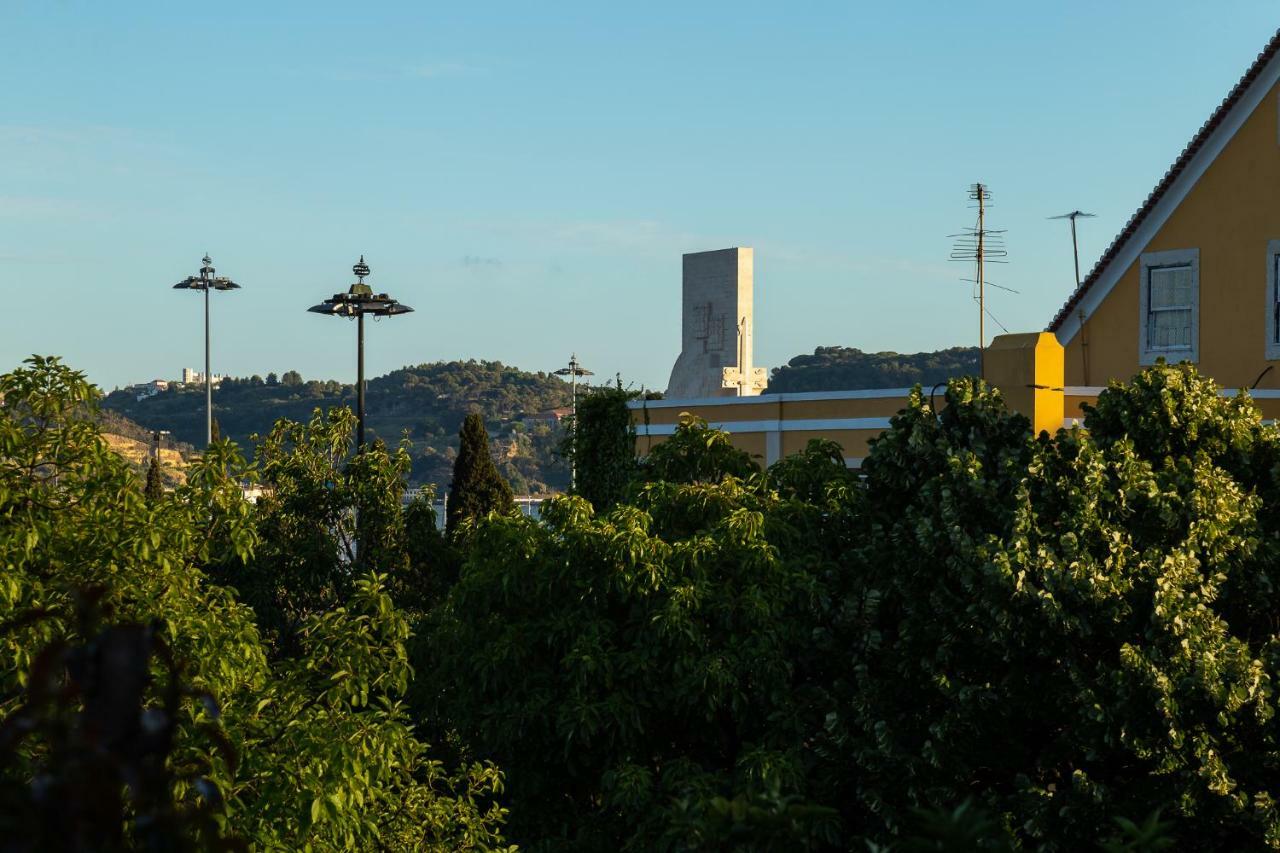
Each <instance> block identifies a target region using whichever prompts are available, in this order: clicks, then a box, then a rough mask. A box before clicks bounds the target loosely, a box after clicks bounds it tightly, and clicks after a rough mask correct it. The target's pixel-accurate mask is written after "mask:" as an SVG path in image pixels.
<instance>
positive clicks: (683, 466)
mask: <svg viewBox="0 0 1280 853" xmlns="http://www.w3.org/2000/svg"><path fill="white" fill-rule="evenodd" d="M759 472H760V466H758V465H757V464H756V463H755V462H753V461H752V460H751V456H750V455H749V454H747V453H746V452H745V451H742V450H739V449H738V448H736V447H734V446H733V443H732V442H731V441H730V440H729V435H728V434H727V433H725V432H723V431H721V430H718V429H709V428H708V427H707V422H706V421H704V420H702V419H701V418H695V417H690V416H689V415H687V414H682V415H681V416H680V423H679V425H677V426H676V431H675V432H674V433H673V434H672V435H671V437H670V438H668V439H667V440H666V441H663V442H662V443H660V444H657V445H655V446H654V447H653V449H652V450H650V451H649V455H648V456H646V457H645V458H644V459H642V460H641V462H640V474H641V476H642V477H643V478H644V479H645V480H646V481H648V482H663V483H719V482H722V481H723V480H725V479H726V478H728V477H736V478H739V479H742V478H745V477H750V476H751V475H752V474H757V473H759Z"/></svg>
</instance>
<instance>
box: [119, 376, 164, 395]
mask: <svg viewBox="0 0 1280 853" xmlns="http://www.w3.org/2000/svg"><path fill="white" fill-rule="evenodd" d="M125 390H127V391H129V392H131V393H132V394H133V396H134V397H136V398H137V399H139V400H145V399H147V398H148V397H154V396H155V395H157V394H159V393H160V392H161V391H168V390H169V380H167V379H152V380H151V381H150V382H143V383H141V384H139V385H130V386H129V387H128V388H127V389H125Z"/></svg>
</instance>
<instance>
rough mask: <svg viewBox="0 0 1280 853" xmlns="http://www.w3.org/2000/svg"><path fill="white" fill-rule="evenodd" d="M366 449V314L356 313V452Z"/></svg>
mask: <svg viewBox="0 0 1280 853" xmlns="http://www.w3.org/2000/svg"><path fill="white" fill-rule="evenodd" d="M363 449H364V314H357V315H356V452H357V453H358V452H359V451H361V450H363Z"/></svg>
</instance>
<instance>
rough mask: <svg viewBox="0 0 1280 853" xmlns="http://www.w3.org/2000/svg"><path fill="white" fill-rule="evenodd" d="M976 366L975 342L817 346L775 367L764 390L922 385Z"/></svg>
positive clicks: (840, 389)
mask: <svg viewBox="0 0 1280 853" xmlns="http://www.w3.org/2000/svg"><path fill="white" fill-rule="evenodd" d="M977 372H978V348H977V347H952V348H950V349H944V350H938V351H937V352H916V353H897V352H863V351H862V350H860V349H856V348H854V347H818V348H817V349H815V350H814V351H813V355H798V356H796V357H795V358H793V359H791V360H790V361H788V362H787V363H786V364H784V365H783V366H782V367H775V368H774V369H773V375H772V377H771V378H770V379H769V387H768V389H767V390H766V391H765V393H766V394H784V393H787V392H793V391H847V390H853V389H858V388H910V387H911V386H912V385H916V384H920V385H923V386H925V387H926V388H927V387H929V386H931V385H933V384H935V383H937V382H945V381H947V380H948V379H951V378H952V377H955V376H965V375H968V374H974V373H977Z"/></svg>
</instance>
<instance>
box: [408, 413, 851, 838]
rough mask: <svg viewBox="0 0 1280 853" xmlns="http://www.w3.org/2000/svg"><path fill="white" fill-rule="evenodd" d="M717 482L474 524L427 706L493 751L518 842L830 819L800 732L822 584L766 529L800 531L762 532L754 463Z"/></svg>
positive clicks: (770, 498)
mask: <svg viewBox="0 0 1280 853" xmlns="http://www.w3.org/2000/svg"><path fill="white" fill-rule="evenodd" d="M691 429H692V427H691ZM701 445H702V446H703V447H706V446H707V442H706V441H705V439H704V440H702V442H701ZM698 470H699V471H703V470H705V469H704V468H703V467H701V466H700V467H699V469H698ZM716 480H717V482H713V483H691V484H679V483H673V482H664V483H655V484H653V485H650V486H648V487H647V488H645V489H644V490H643V491H641V493H640V494H639V496H638V498H637V502H636V505H635V506H625V505H624V506H619V507H617V508H615V509H614V510H612V511H611V512H609V513H608V514H603V515H599V516H597V515H595V514H594V513H593V511H592V509H591V507H590V505H589V504H588V503H587V502H586V501H584V500H582V499H581V498H577V497H571V498H563V499H558V500H556V501H553V502H549V503H547V504H544V505H543V512H542V523H535V522H532V521H530V520H528V519H524V518H521V517H518V516H517V517H499V516H495V517H491V518H490V519H489V520H488V522H487V523H484V524H481V525H480V526H479V527H478V528H477V530H476V532H475V535H474V537H473V539H472V541H471V543H470V550H469V552H468V554H467V557H466V560H465V562H464V564H463V568H462V574H461V578H460V580H459V582H458V584H457V586H455V587H454V589H453V590H452V592H451V594H450V596H449V599H448V600H447V602H446V604H445V606H444V610H443V612H442V614H440V616H439V619H438V622H437V624H436V626H435V630H434V634H433V636H432V637H431V638H430V642H429V643H428V644H427V646H428V648H429V650H430V651H429V655H426V656H424V658H425V659H424V660H422V661H421V662H420V664H419V665H420V666H421V667H423V669H424V674H425V678H423V679H422V680H421V681H420V682H419V685H420V688H419V689H421V690H423V691H424V692H425V694H426V695H424V696H421V697H420V699H419V705H420V706H422V707H424V708H425V710H426V716H427V717H428V719H430V720H432V721H433V724H434V725H435V726H436V727H438V728H440V729H441V730H446V731H447V730H450V729H457V730H458V731H459V732H460V734H461V736H462V738H463V741H464V742H465V743H466V744H467V745H468V747H469V748H470V749H471V750H474V751H475V752H476V753H477V754H479V755H482V756H486V757H491V756H496V755H501V756H503V762H504V764H503V767H504V769H505V770H506V771H507V772H508V778H509V780H510V788H509V800H508V801H509V803H510V804H511V806H512V809H513V812H512V815H513V821H514V823H513V832H514V834H515V836H516V837H517V838H519V839H520V841H521V843H522V845H527V846H528V847H529V848H530V849H534V850H543V849H546V850H552V849H554V850H567V849H580V850H596V849H605V848H609V847H610V845H613V844H618V843H621V846H622V848H623V849H627V850H650V849H695V848H698V847H699V846H701V845H702V843H703V841H705V839H707V838H712V837H715V838H724V837H727V836H728V835H734V834H735V833H736V832H737V830H736V829H734V827H739V826H743V825H746V824H750V825H753V826H756V825H758V826H763V825H764V824H765V823H767V822H769V821H772V822H773V824H774V828H773V829H771V830H770V832H774V831H776V830H777V827H778V825H785V826H793V825H794V826H797V827H801V828H803V831H804V832H806V833H807V832H810V831H812V832H813V833H814V837H815V838H816V839H817V840H821V839H824V838H827V837H830V835H831V834H832V832H833V831H834V830H833V829H832V824H833V823H834V817H833V816H832V815H831V814H830V813H829V812H827V811H824V810H821V809H816V810H815V809H811V808H809V807H808V803H807V802H806V800H805V796H806V793H805V790H804V769H803V764H804V745H803V743H802V741H801V734H802V733H803V732H805V731H810V730H811V729H810V728H808V726H817V725H818V723H817V722H816V720H815V719H813V718H812V717H811V715H812V714H814V713H816V712H815V711H814V709H813V708H812V706H811V704H810V698H811V696H810V693H809V692H808V691H806V690H804V689H799V688H800V687H801V685H802V683H803V679H802V678H801V675H800V671H801V670H802V668H803V666H804V665H805V662H806V659H807V657H808V655H807V651H806V649H807V646H808V643H809V641H810V629H811V617H810V614H811V613H812V612H813V611H814V609H815V608H816V607H817V605H818V602H820V601H821V600H822V597H823V592H822V590H821V588H820V585H819V584H818V582H817V581H816V579H815V578H814V577H813V576H812V575H811V574H809V573H808V572H806V571H804V570H802V569H800V568H797V567H794V566H792V565H789V564H787V563H786V562H785V561H783V560H781V559H780V558H779V553H778V550H777V548H776V547H775V546H774V544H773V543H774V540H775V533H776V538H777V540H778V541H784V540H787V539H788V538H789V537H792V536H794V535H796V534H795V531H794V530H793V529H791V528H789V527H787V528H784V529H780V530H778V531H776V532H775V531H772V530H771V523H770V520H769V519H770V518H772V517H773V516H774V514H775V511H777V510H778V509H779V499H778V498H777V497H776V496H775V495H774V494H772V493H771V492H769V491H768V490H767V489H764V488H763V479H762V478H759V477H755V478H752V479H751V480H750V481H746V482H744V481H741V480H738V479H736V478H734V477H732V476H723V477H717V478H716ZM739 796H741V797H743V798H744V799H743V800H740V801H737V802H740V803H742V804H744V805H743V806H742V808H739V806H735V805H723V804H720V805H717V803H718V800H717V798H722V799H723V800H725V801H726V802H727V803H732V802H735V801H736V800H735V798H737V797H739ZM766 796H768V797H772V798H773V799H772V800H771V801H769V802H768V803H761V799H762V798H764V797H766ZM726 810H727V811H726ZM744 810H745V811H744ZM739 812H742V814H739ZM699 816H703V817H705V818H706V820H707V821H708V822H709V825H707V826H704V825H703V823H702V821H701V819H700V818H699ZM766 818H767V819H768V820H766ZM726 821H728V822H729V824H730V826H728V827H726V826H725V822H726ZM699 839H703V841H700V840H699ZM792 840H794V838H793V839H792ZM815 843H816V842H815Z"/></svg>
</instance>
